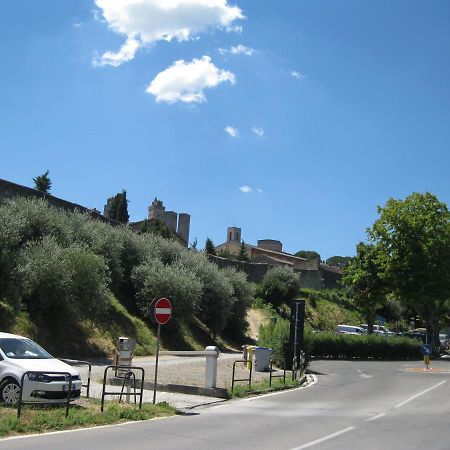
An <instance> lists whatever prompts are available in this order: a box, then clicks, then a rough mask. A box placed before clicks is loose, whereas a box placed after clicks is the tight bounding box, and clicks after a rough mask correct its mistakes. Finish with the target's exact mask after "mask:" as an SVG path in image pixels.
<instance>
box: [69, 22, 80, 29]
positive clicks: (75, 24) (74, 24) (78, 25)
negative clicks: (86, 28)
mask: <svg viewBox="0 0 450 450" xmlns="http://www.w3.org/2000/svg"><path fill="white" fill-rule="evenodd" d="M72 26H73V27H75V28H81V27H82V26H83V24H82V23H81V22H75V23H73V24H72Z"/></svg>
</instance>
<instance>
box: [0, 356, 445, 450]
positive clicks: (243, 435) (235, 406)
mask: <svg viewBox="0 0 450 450" xmlns="http://www.w3.org/2000/svg"><path fill="white" fill-rule="evenodd" d="M422 367H423V364H422V363H420V362H412V363H411V362H367V361H366V362H350V361H317V362H314V363H313V364H312V366H311V369H312V370H314V371H315V372H316V377H317V382H316V383H315V384H313V385H311V386H310V387H308V388H306V389H297V390H294V391H285V392H282V393H275V394H271V395H268V396H264V397H259V398H252V399H245V400H233V401H230V402H227V403H225V404H221V405H218V406H213V407H209V408H203V409H200V410H198V411H193V412H192V415H187V416H177V417H173V418H168V419H160V420H153V421H147V422H139V423H131V424H125V425H121V426H113V427H105V428H97V429H90V430H82V431H76V432H64V433H56V434H48V435H41V436H34V437H27V438H20V439H13V440H0V449H2V450H3V449H5V450H7V449H30V448H33V449H46V450H53V449H54V450H60V449H64V450H71V449H80V448H83V449H86V450H87V449H98V450H103V449H105V450H112V449H114V450H115V449H121V448H126V449H130V450H135V449H136V450H138V449H196V450H197V449H198V450H201V449H208V450H210V449H214V450H221V449H239V448H255V449H283V450H284V449H286V450H291V449H298V450H301V449H304V448H313V449H329V450H331V449H332V450H340V449H345V450H348V449H368V450H371V449H383V450H390V449H405V450H406V449H445V450H448V449H450V423H449V422H450V361H438V362H435V363H433V364H432V367H433V370H432V371H430V372H428V373H423V372H420V370H421V369H422Z"/></svg>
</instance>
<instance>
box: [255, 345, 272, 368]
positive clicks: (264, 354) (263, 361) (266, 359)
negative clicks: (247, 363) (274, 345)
mask: <svg viewBox="0 0 450 450" xmlns="http://www.w3.org/2000/svg"><path fill="white" fill-rule="evenodd" d="M253 354H254V363H253V368H254V370H255V371H256V372H265V371H266V370H269V368H270V356H271V355H272V349H271V348H267V347H255V348H254V349H253Z"/></svg>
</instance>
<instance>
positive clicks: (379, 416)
mask: <svg viewBox="0 0 450 450" xmlns="http://www.w3.org/2000/svg"><path fill="white" fill-rule="evenodd" d="M385 415H386V413H380V414H377V415H376V416H372V417H371V418H370V419H367V420H366V422H372V420H377V419H381V418H382V417H384V416H385Z"/></svg>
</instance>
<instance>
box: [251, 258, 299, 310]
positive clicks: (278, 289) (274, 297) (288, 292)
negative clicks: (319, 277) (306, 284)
mask: <svg viewBox="0 0 450 450" xmlns="http://www.w3.org/2000/svg"><path fill="white" fill-rule="evenodd" d="M299 291H300V277H299V275H298V274H297V273H295V272H294V271H293V270H292V269H291V268H290V267H284V266H276V267H274V268H273V269H270V270H269V271H268V272H267V273H266V275H265V276H264V278H263V280H262V282H261V285H260V286H259V295H260V296H261V298H262V299H263V300H264V301H265V302H267V303H271V304H272V305H273V306H280V305H281V304H282V303H289V302H290V301H291V300H294V298H295V297H296V296H297V295H298V294H299Z"/></svg>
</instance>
